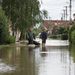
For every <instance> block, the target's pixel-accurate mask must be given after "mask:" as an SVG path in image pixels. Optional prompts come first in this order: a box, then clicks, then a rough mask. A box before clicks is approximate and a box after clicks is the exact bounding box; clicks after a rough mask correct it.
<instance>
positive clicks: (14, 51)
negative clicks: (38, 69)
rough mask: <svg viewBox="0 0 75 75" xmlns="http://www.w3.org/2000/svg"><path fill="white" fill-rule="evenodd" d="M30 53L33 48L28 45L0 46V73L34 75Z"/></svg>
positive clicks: (2, 74) (6, 74) (5, 74)
mask: <svg viewBox="0 0 75 75" xmlns="http://www.w3.org/2000/svg"><path fill="white" fill-rule="evenodd" d="M30 50H31V51H30ZM32 53H34V52H33V48H29V47H4V48H1V49H0V59H1V61H0V75H35V70H34V62H35V61H34V59H33V58H34V56H33V55H34V54H32Z"/></svg>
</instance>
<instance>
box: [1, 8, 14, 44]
mask: <svg viewBox="0 0 75 75" xmlns="http://www.w3.org/2000/svg"><path fill="white" fill-rule="evenodd" d="M13 42H15V38H14V37H13V36H10V34H9V23H8V19H7V17H6V15H5V13H4V11H3V10H2V9H0V44H8V43H13Z"/></svg>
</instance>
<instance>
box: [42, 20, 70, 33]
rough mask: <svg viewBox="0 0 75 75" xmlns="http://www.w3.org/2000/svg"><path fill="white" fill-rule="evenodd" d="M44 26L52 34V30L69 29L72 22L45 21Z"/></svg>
mask: <svg viewBox="0 0 75 75" xmlns="http://www.w3.org/2000/svg"><path fill="white" fill-rule="evenodd" d="M43 26H44V27H45V28H47V29H48V30H49V33H50V34H51V33H52V30H53V29H54V30H55V29H57V28H59V27H65V28H68V27H69V26H70V21H66V20H44V22H43Z"/></svg>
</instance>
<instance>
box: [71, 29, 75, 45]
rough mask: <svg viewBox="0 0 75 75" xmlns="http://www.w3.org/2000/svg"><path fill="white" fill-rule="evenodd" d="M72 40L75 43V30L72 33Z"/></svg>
mask: <svg viewBox="0 0 75 75" xmlns="http://www.w3.org/2000/svg"><path fill="white" fill-rule="evenodd" d="M71 41H72V43H73V44H75V30H74V31H72V33H71Z"/></svg>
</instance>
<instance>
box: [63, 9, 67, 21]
mask: <svg viewBox="0 0 75 75" xmlns="http://www.w3.org/2000/svg"><path fill="white" fill-rule="evenodd" d="M65 11H66V10H65V9H64V10H63V18H64V20H65V14H66V13H65Z"/></svg>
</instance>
